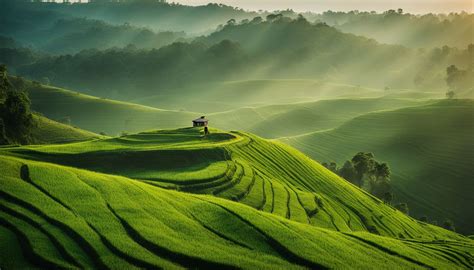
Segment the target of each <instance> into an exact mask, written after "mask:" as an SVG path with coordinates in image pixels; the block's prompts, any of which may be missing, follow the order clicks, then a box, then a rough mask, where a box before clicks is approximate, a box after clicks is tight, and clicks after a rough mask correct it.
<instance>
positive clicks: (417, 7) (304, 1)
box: [169, 0, 474, 14]
mask: <svg viewBox="0 0 474 270" xmlns="http://www.w3.org/2000/svg"><path fill="white" fill-rule="evenodd" d="M169 2H178V3H181V4H186V5H205V4H207V3H209V2H215V3H223V4H226V5H231V6H236V7H240V8H243V9H246V10H260V9H262V10H269V11H270V10H282V9H287V8H290V9H293V10H295V11H307V10H309V11H314V12H322V11H326V10H329V9H330V10H333V11H349V10H361V11H372V10H375V11H385V10H388V9H398V8H402V9H404V10H405V11H406V12H410V13H415V14H418V13H430V12H431V13H449V12H460V11H466V12H469V13H472V12H473V4H474V0H396V1H393V0H392V1H391V0H312V1H311V0H277V1H272V0H172V1H171V0H170V1H169Z"/></svg>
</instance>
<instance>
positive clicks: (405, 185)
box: [282, 100, 474, 234]
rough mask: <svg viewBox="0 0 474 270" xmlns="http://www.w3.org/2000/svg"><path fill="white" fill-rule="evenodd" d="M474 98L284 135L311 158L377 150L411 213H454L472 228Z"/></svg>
mask: <svg viewBox="0 0 474 270" xmlns="http://www.w3.org/2000/svg"><path fill="white" fill-rule="evenodd" d="M472 134H474V103H473V101H472V100H445V101H440V102H438V103H434V104H431V105H426V106H418V107H411V108H404V109H400V110H395V111H386V112H376V113H369V114H365V115H363V116H360V117H357V118H355V119H353V120H350V121H348V122H346V123H344V124H343V125H341V126H340V127H338V128H335V129H333V130H329V131H325V132H316V133H311V134H306V135H303V136H296V137H290V138H286V139H282V141H283V142H285V143H288V144H290V145H292V146H294V147H296V148H298V149H300V150H301V151H303V152H305V153H306V154H308V155H309V156H311V157H312V158H314V159H316V160H320V161H331V160H334V161H336V162H337V163H338V164H340V165H342V163H343V162H344V161H345V160H347V159H350V158H351V157H352V156H353V155H354V154H355V153H357V152H360V151H364V152H373V153H374V154H375V156H376V158H377V159H378V160H381V161H384V162H387V163H388V164H389V165H390V167H391V168H392V173H393V175H392V184H393V186H394V188H395V191H394V193H395V194H396V196H397V198H396V201H400V202H407V203H408V205H409V208H410V213H411V215H412V216H415V217H421V216H422V215H427V216H428V218H429V219H430V220H437V221H438V222H442V221H443V220H444V219H446V218H449V219H451V220H453V221H454V222H455V225H456V228H457V230H458V231H459V232H462V233H465V234H472V232H473V227H472V224H473V222H474V216H473V214H472V211H470V209H469V208H468V207H466V206H467V205H472V204H474V201H473V197H472V196H471V194H473V193H474V189H473V186H472V185H471V184H472V183H471V181H470V180H471V179H472V175H473V173H474V172H473V168H472V164H473V162H474V155H473V153H474V137H473V136H472Z"/></svg>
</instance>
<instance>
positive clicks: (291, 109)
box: [208, 90, 430, 138]
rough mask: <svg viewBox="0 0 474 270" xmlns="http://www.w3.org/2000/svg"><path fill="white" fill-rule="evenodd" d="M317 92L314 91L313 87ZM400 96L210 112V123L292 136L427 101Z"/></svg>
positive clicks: (266, 136) (267, 134) (261, 134)
mask: <svg viewBox="0 0 474 270" xmlns="http://www.w3.org/2000/svg"><path fill="white" fill-rule="evenodd" d="M316 91H317V90H316ZM428 102H430V101H427V100H421V99H420V100H415V99H399V98H350V99H349V98H341V99H329V100H319V101H315V102H300V103H291V104H278V105H268V106H260V107H246V108H245V107H244V108H240V109H237V110H232V111H227V112H222V113H215V114H210V115H209V117H208V118H209V119H210V121H211V122H210V123H211V124H212V125H213V126H216V127H219V128H222V129H227V130H229V129H239V130H246V131H249V132H252V133H255V134H257V135H260V136H263V137H265V138H278V137H284V136H295V135H301V134H304V133H309V132H314V131H321V130H326V129H331V128H335V127H337V126H339V125H340V124H342V123H343V122H344V121H347V120H349V119H351V118H354V117H356V116H358V115H360V114H364V113H368V112H372V111H379V110H390V109H396V108H401V107H409V106H416V105H419V104H424V103H428Z"/></svg>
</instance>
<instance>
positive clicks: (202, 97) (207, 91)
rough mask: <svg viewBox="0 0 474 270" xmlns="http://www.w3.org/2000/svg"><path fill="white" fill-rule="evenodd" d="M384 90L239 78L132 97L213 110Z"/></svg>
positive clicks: (169, 106) (167, 105) (378, 93)
mask: <svg viewBox="0 0 474 270" xmlns="http://www.w3.org/2000/svg"><path fill="white" fill-rule="evenodd" d="M382 95H384V92H383V91H381V90H379V89H373V88H366V87H360V86H354V85H347V84H341V83H332V82H327V81H319V80H285V79H267V80H242V81H224V82H217V83H207V84H197V85H193V86H189V87H186V88H180V89H173V90H170V91H167V92H166V91H162V93H161V94H160V95H156V96H149V97H144V98H140V99H136V100H133V102H136V103H139V104H144V105H148V106H152V107H156V108H165V109H173V110H177V109H182V110H186V111H199V112H204V113H215V112H222V111H228V110H234V109H239V108H241V107H244V106H252V107H256V106H265V105H273V104H286V103H295V102H308V101H315V100H320V99H328V98H352V97H361V96H365V97H380V96H382Z"/></svg>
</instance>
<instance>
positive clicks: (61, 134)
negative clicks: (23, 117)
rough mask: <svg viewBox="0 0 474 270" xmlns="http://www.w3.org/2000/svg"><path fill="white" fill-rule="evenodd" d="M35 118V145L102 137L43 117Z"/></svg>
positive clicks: (35, 116)
mask: <svg viewBox="0 0 474 270" xmlns="http://www.w3.org/2000/svg"><path fill="white" fill-rule="evenodd" d="M34 118H35V126H34V127H33V130H32V138H33V141H34V143H64V142H72V141H86V140H90V139H95V138H99V137H100V135H98V134H95V133H92V132H89V131H85V130H82V129H78V128H75V127H72V126H68V125H65V124H61V123H58V122H55V121H53V120H50V119H48V118H46V117H43V116H39V115H34Z"/></svg>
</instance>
